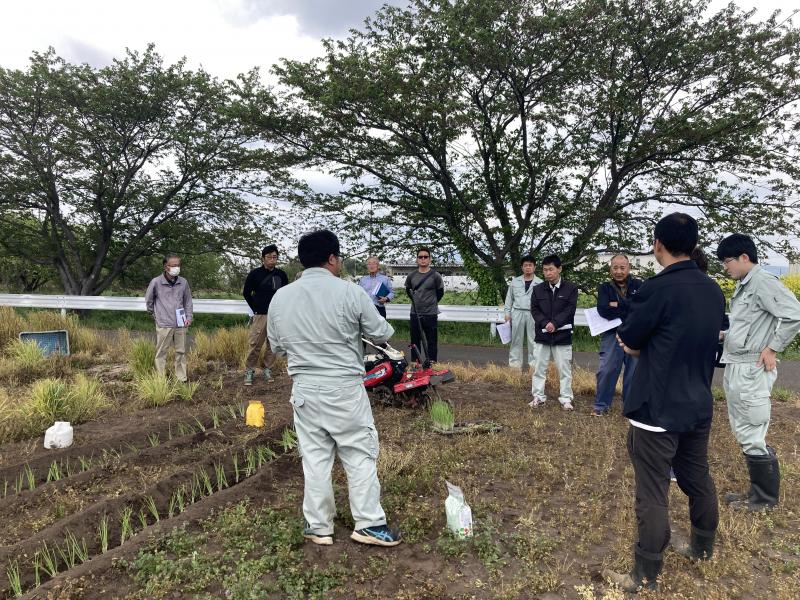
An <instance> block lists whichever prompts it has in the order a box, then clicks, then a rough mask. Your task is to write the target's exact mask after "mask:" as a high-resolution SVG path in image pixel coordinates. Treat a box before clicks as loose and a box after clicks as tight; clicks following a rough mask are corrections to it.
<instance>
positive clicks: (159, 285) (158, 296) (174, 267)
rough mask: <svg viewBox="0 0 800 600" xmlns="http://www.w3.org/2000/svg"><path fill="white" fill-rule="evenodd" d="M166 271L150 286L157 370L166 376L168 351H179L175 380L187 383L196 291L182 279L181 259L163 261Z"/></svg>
mask: <svg viewBox="0 0 800 600" xmlns="http://www.w3.org/2000/svg"><path fill="white" fill-rule="evenodd" d="M163 265H164V272H163V273H162V274H161V275H159V276H158V277H155V278H154V279H153V280H152V281H151V282H150V285H148V286H147V293H146V294H145V304H146V305H147V312H149V313H150V315H151V316H152V317H153V320H155V322H156V361H155V362H156V371H158V373H159V374H160V375H165V374H166V370H167V352H168V351H169V349H170V347H172V348H175V377H176V378H177V379H178V380H179V381H187V379H188V378H187V376H186V328H187V327H188V326H189V325H190V324H191V322H192V318H193V315H192V292H191V290H190V289H189V283H188V282H187V281H186V279H184V278H183V277H180V272H181V259H180V257H179V256H178V255H177V254H168V255H167V256H165V257H164V260H163Z"/></svg>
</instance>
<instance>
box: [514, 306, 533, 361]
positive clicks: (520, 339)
mask: <svg viewBox="0 0 800 600" xmlns="http://www.w3.org/2000/svg"><path fill="white" fill-rule="evenodd" d="M534 327H535V325H534V322H533V315H532V314H531V311H529V310H523V309H519V308H515V309H514V310H512V311H511V346H510V347H509V349H508V366H509V367H513V368H515V369H521V368H522V357H523V353H524V347H525V337H526V336H527V338H528V366H529V367H532V366H533V360H534V358H533V349H534V342H533V336H534V335H535V330H534Z"/></svg>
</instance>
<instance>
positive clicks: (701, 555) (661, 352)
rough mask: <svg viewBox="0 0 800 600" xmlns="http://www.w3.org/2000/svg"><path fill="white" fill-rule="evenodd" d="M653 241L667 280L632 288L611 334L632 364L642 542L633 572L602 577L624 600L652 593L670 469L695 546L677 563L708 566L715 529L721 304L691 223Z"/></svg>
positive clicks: (658, 231) (630, 399)
mask: <svg viewBox="0 0 800 600" xmlns="http://www.w3.org/2000/svg"><path fill="white" fill-rule="evenodd" d="M654 237H655V242H654V248H653V251H654V254H655V256H656V259H657V260H658V262H659V264H661V265H662V266H663V267H664V270H663V271H661V273H659V274H658V275H656V276H655V277H653V278H652V279H649V280H647V281H646V282H645V283H644V284H643V285H642V287H641V288H639V291H638V292H637V293H636V294H635V295H634V296H633V297H632V299H631V303H630V312H629V313H628V318H627V320H626V321H625V323H624V324H623V325H622V326H621V327H619V328H618V329H617V336H618V339H619V342H620V344H621V346H622V348H623V350H624V351H625V352H627V353H630V354H633V355H639V364H638V365H637V367H636V372H635V373H634V375H633V381H632V383H631V393H630V394H629V395H628V396H627V397H626V398H624V399H623V412H624V413H625V416H626V417H628V419H629V420H630V423H631V427H630V429H629V431H628V454H629V455H630V458H631V462H632V463H633V471H634V476H635V479H636V493H635V498H636V501H635V509H636V520H637V525H638V538H639V539H638V541H637V543H636V545H635V547H634V567H633V569H632V570H631V572H630V573H628V574H619V573H613V572H610V571H606V572H605V575H606V577H608V578H609V579H611V580H612V581H613V582H614V583H616V584H617V585H619V586H620V587H621V588H622V589H623V590H625V591H628V592H635V591H637V590H638V589H639V588H641V587H642V586H645V587H647V588H650V589H655V588H656V586H657V582H656V578H657V577H658V575H659V573H660V572H661V567H662V564H663V562H662V553H663V552H664V550H665V549H666V547H667V544H668V543H669V540H670V527H669V512H668V511H669V509H668V506H669V483H670V467H672V468H673V470H674V471H675V477H676V479H677V481H678V487H679V488H680V489H681V491H683V492H684V493H685V494H686V495H687V496H688V497H689V519H690V521H691V524H692V537H691V544H690V546H689V547H688V548H682V549H679V550H680V551H681V553H683V554H685V555H688V556H690V557H691V558H694V559H701V560H702V559H705V558H709V557H710V556H711V554H712V552H713V548H714V537H715V533H716V529H717V524H718V521H719V515H718V509H717V492H716V489H715V487H714V481H713V480H712V479H711V475H710V473H709V470H708V437H709V432H710V430H711V417H712V414H713V406H712V397H711V378H712V375H713V371H714V357H715V354H716V349H717V342H718V340H719V332H720V330H721V328H722V316H723V314H724V312H725V311H724V307H725V298H724V297H723V295H722V290H720V288H719V286H718V285H717V284H716V283H715V282H714V281H713V280H711V279H710V278H709V277H707V276H706V275H705V274H703V273H702V272H701V271H700V269H698V268H697V265H696V264H695V263H694V261H692V260H691V258H690V254H691V252H692V250H693V249H694V247H695V246H696V245H697V237H698V232H697V222H696V221H695V220H694V219H693V218H692V217H690V216H689V215H686V214H683V213H672V214H670V215H667V216H666V217H664V218H663V219H661V220H660V221H659V222H658V224H657V225H656V228H655V236H654Z"/></svg>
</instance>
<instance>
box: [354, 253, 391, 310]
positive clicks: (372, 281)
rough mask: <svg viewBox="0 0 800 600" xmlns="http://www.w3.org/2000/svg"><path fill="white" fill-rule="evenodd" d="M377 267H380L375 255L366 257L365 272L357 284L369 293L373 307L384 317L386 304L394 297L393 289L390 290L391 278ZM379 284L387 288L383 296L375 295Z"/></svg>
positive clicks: (379, 286)
mask: <svg viewBox="0 0 800 600" xmlns="http://www.w3.org/2000/svg"><path fill="white" fill-rule="evenodd" d="M378 269H380V262H379V261H378V259H377V257H375V256H370V257H369V258H368V259H367V274H366V275H364V276H363V277H362V278H361V279H359V281H358V285H360V286H361V287H362V288H363V289H364V291H365V292H367V294H369V297H370V299H371V300H372V303H373V304H374V305H375V308H376V309H377V311H378V312H379V313H380V315H381V316H382V317H383V318H384V319H385V318H386V304H387V303H388V302H391V301H392V299H393V298H394V291H393V290H392V280H391V279H389V278H388V277H387V276H386V275H384V274H383V273H381V272H380V271H379V270H378ZM381 285H383V287H384V288H385V289H386V290H387V291H386V293H385V295H383V296H379V295H377V292H378V291H379V290H380V289H381Z"/></svg>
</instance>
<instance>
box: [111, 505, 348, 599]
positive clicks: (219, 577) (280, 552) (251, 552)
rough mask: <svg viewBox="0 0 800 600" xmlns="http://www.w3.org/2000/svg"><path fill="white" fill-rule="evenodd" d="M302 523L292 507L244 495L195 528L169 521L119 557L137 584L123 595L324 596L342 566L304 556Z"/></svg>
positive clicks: (337, 579)
mask: <svg viewBox="0 0 800 600" xmlns="http://www.w3.org/2000/svg"><path fill="white" fill-rule="evenodd" d="M302 527H303V522H302V520H301V519H300V518H299V517H298V516H297V515H296V514H295V513H294V512H293V511H292V512H290V511H283V510H273V509H271V508H261V509H258V510H254V509H253V508H251V507H250V505H249V503H248V502H247V501H245V502H242V503H240V504H237V505H234V506H232V507H228V508H226V509H224V510H222V511H221V512H219V513H216V514H212V516H211V517H210V518H209V519H207V520H205V521H203V522H202V524H201V530H200V531H199V532H197V533H189V532H187V531H186V529H177V528H176V529H173V531H172V532H171V533H170V534H169V535H168V536H166V537H165V538H164V539H162V540H160V541H158V542H156V543H155V544H152V545H151V546H150V547H149V548H147V549H145V550H143V551H141V552H140V553H139V555H138V556H137V557H136V559H135V560H134V561H132V562H130V563H125V564H124V566H125V568H126V569H127V570H128V571H129V573H130V574H131V575H132V577H133V579H134V580H135V581H136V583H137V584H139V586H140V590H139V591H137V592H136V593H135V594H133V595H131V596H129V597H130V598H140V599H144V598H147V599H148V600H149V599H158V598H169V597H172V596H174V595H175V594H177V593H180V594H190V595H194V596H197V597H200V596H201V595H204V594H209V595H210V596H211V597H223V596H224V597H225V598H230V599H232V600H246V599H250V598H262V597H267V596H269V595H276V597H281V598H291V599H300V598H323V597H324V596H325V594H326V593H327V592H329V591H330V590H332V589H334V588H335V587H337V586H338V585H340V584H341V583H342V582H343V581H344V578H345V575H347V572H346V571H345V569H344V568H342V567H341V566H339V565H337V564H334V565H328V566H326V567H325V568H320V567H317V566H316V565H314V566H310V565H308V564H305V562H304V557H303V551H302V548H303V536H302ZM212 548H213V550H212Z"/></svg>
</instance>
